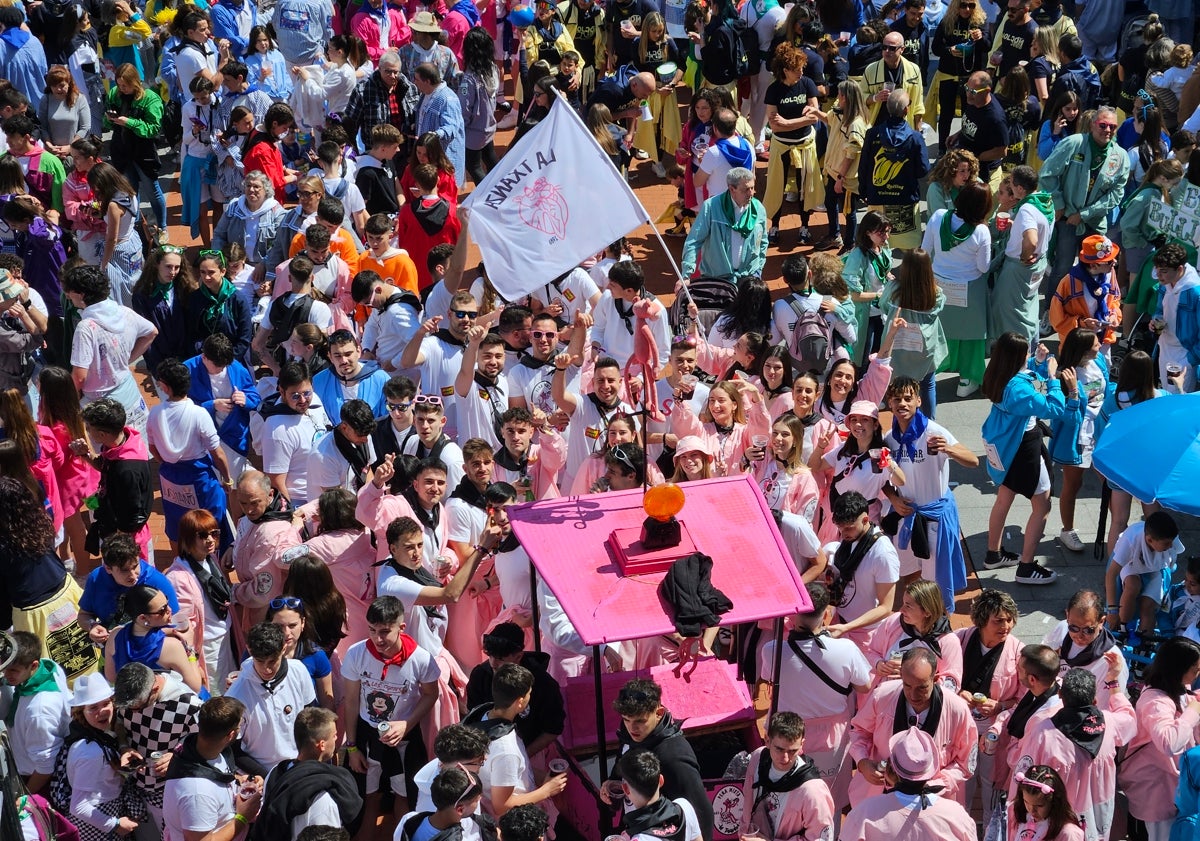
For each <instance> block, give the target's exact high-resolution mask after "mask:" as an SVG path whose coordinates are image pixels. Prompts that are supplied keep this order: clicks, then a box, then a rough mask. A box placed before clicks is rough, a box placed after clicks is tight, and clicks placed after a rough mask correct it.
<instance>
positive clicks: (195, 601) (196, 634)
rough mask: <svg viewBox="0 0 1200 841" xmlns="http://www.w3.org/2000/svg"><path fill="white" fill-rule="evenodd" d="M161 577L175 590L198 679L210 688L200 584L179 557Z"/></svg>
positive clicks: (202, 594)
mask: <svg viewBox="0 0 1200 841" xmlns="http://www.w3.org/2000/svg"><path fill="white" fill-rule="evenodd" d="M163 575H165V576H166V577H167V580H168V581H170V582H171V586H172V587H174V588H175V598H176V599H178V601H179V612H180V614H182V615H183V616H186V617H187V620H188V625H189V628H188V634H187V644H188V645H190V646H191V647H192V649H193V650H194V651H195V653H196V666H197V667H198V668H199V669H200V678H201V680H203V681H204V683H205V685H206V686H211V685H212V683H211V680H212V678H213V677H216V676H215V675H210V674H208V663H207V662H206V661H205V659H204V611H205V603H204V591H203V590H202V589H201V588H200V582H199V580H197V578H196V576H195V574H194V573H193V572H192V568H191V567H190V566H188V565H187V562H186V561H184V560H183V559H181V558H179V557H176V558H175V561H174V563H172V564H171V565H170V566H169V567H167V569H166V571H165V572H164V573H163ZM220 688H224V687H220Z"/></svg>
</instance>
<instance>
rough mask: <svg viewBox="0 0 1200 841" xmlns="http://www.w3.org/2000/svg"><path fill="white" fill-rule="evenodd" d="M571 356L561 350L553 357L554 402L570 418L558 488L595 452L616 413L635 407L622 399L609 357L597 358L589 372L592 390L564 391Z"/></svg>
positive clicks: (627, 412) (618, 377)
mask: <svg viewBox="0 0 1200 841" xmlns="http://www.w3.org/2000/svg"><path fill="white" fill-rule="evenodd" d="M572 359H573V357H572V356H571V354H570V353H560V354H558V356H556V357H555V358H554V381H553V385H554V402H555V403H556V404H557V405H558V407H559V409H560V410H562V411H563V412H564V413H566V415H567V416H568V417H569V418H570V425H569V427H568V438H567V440H568V442H569V443H568V445H567V466H566V469H565V470H564V471H563V476H562V478H561V479H560V481H559V487H563V488H569V487H571V484H572V482H573V481H574V480H575V474H576V473H577V472H578V471H579V468H580V467H581V466H582V465H583V462H584V460H585V459H586V458H587V457H588V456H589V455H591V454H592V453H593V452H598V451H599V449H600V447H601V445H602V444H603V442H604V441H605V440H607V437H608V425H609V423H611V422H612V419H613V418H614V417H616V416H617V415H629V416H633V414H634V409H633V407H632V406H630V405H629V404H628V403H625V402H623V401H622V400H621V366H620V363H618V362H617V360H615V359H613V358H612V357H611V356H602V357H600V358H599V359H597V360H596V363H595V366H594V369H593V373H592V391H591V392H590V393H589V394H582V395H581V394H575V393H571V392H568V391H567V368H568V367H569V366H570V365H571V362H572Z"/></svg>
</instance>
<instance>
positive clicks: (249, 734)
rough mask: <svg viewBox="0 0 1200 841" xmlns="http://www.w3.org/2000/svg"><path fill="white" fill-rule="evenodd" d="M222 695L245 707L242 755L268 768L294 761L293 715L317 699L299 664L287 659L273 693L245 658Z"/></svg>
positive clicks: (303, 668)
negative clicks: (235, 677) (246, 754)
mask: <svg viewBox="0 0 1200 841" xmlns="http://www.w3.org/2000/svg"><path fill="white" fill-rule="evenodd" d="M276 677H278V675H276ZM225 694H226V695H228V696H229V697H230V698H237V699H238V700H239V701H241V702H242V703H243V704H245V705H246V712H245V714H244V715H243V716H242V747H243V748H245V750H246V753H248V754H250V755H251V756H252V757H254V758H255V759H257V760H258V761H259V762H261V763H262V764H263V765H265V766H266V767H268V768H273V767H274V766H275V765H277V764H279V763H280V762H282V761H283V760H285V759H293V758H295V756H296V738H295V736H294V735H293V733H292V727H293V726H294V725H295V723H296V716H297V715H298V714H299V713H300V710H302V709H304V708H305V707H307V706H308V705H309V704H312V703H314V702H315V701H316V700H317V691H316V689H315V688H314V686H313V679H312V676H311V675H310V674H309V673H308V669H307V668H306V667H305V665H304V664H303V663H301V662H300V661H299V660H288V661H287V674H286V675H284V676H283V680H281V681H280V682H279V683H278V685H276V686H275V687H274V689H273V690H268V689H267V688H266V686H264V685H263V681H262V678H260V677H259V676H258V673H257V672H255V671H254V661H253V660H251V659H249V658H247V659H246V660H244V661H243V662H242V668H241V671H240V672H239V673H238V676H237V679H236V680H235V681H234V682H233V684H232V685H231V686H230V687H229V688H228V689H226V690H225Z"/></svg>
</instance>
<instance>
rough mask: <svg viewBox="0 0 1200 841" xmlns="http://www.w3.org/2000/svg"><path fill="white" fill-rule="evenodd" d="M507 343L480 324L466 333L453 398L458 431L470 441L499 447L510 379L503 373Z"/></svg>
mask: <svg viewBox="0 0 1200 841" xmlns="http://www.w3.org/2000/svg"><path fill="white" fill-rule="evenodd" d="M504 348H505V341H504V339H502V338H501V337H500V336H499V335H498V334H496V333H489V332H488V331H487V328H486V327H481V326H479V325H478V324H477V325H475V326H473V327H471V328H470V329H469V330H467V349H466V352H465V353H463V355H462V360H461V361H460V364H459V368H458V376H457V377H455V379H454V396H455V400H456V402H457V403H458V430H459V433H460V434H461V435H463V436H464V437H467V438H482V439H483V440H485V441H487V442H488V443H489V444H491V445H492V446H493V447H498V446H500V423H501V421H500V417H501V415H503V414H504V412H505V411H506V410H507V409H508V395H509V393H510V392H509V388H508V377H507V376H506V375H505V373H504V365H505V361H504V360H505V349H504Z"/></svg>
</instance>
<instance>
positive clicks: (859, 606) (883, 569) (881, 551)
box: [825, 536, 900, 627]
mask: <svg viewBox="0 0 1200 841" xmlns="http://www.w3.org/2000/svg"><path fill="white" fill-rule="evenodd" d="M840 545H841V544H840V543H837V542H834V543H827V544H826V545H825V552H826V553H827V554H828V555H829V562H830V563H831V564H832V563H833V556H834V554H835V553H836V552H837V550H838V546H840ZM899 580H900V557H899V555H897V554H896V547H895V546H893V545H892V541H890V540H888V539H887V537H886V536H881V537H880V538H879V539H878V540H876V541H875V543H874V545H873V546H871V548H870V549H869V550H868V551H867V554H866V557H864V558H863V559H862V562H861V563H860V564H859V565H858V569H857V570H855V572H854V579H853V580H852V581H851V582H850V583H848V584H847V585H846V596H847V597H848V598H849V601H848V602H846V604H845V605H844V606H843V607H839V608H838V611H837V612H838V618H839V620H840V621H841V622H853V621H854V620H855V619H857V618H858V617H860V616H862V615H863V614H864V613H866V612H867V611H868V610H871V609H872V608H874V607H876V606H877V605H878V604H879V602H878V601H877V600H876V598H875V586H876V585H877V584H895V583H896V582H897V581H899ZM872 627H873V626H872Z"/></svg>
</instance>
